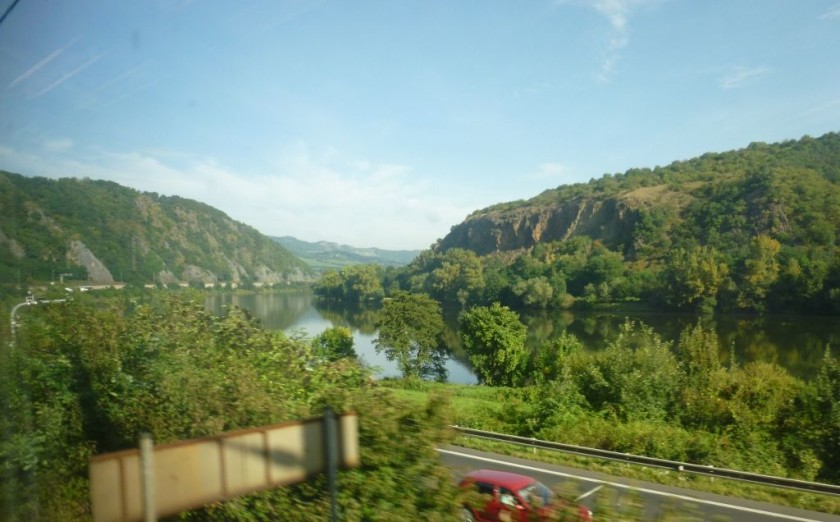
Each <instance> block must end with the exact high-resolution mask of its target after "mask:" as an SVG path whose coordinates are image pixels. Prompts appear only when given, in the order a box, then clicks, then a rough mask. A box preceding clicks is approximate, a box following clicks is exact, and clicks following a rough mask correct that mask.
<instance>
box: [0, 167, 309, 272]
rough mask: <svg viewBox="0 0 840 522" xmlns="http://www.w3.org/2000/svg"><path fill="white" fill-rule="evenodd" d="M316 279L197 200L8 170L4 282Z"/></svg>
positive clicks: (1, 178) (0, 223)
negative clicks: (22, 173)
mask: <svg viewBox="0 0 840 522" xmlns="http://www.w3.org/2000/svg"><path fill="white" fill-rule="evenodd" d="M313 275H314V273H313V271H312V269H311V268H310V267H309V266H308V265H307V264H306V263H304V262H303V261H301V260H300V259H298V258H297V257H295V256H294V255H293V254H292V253H291V252H289V251H288V250H286V249H285V248H283V247H282V246H281V245H279V244H277V243H276V242H275V241H272V240H271V239H269V238H268V237H267V236H264V235H262V234H261V233H259V232H258V231H257V230H256V229H254V228H252V227H250V226H248V225H245V224H243V223H239V222H237V221H234V220H233V219H231V218H230V217H228V216H227V215H226V214H224V213H223V212H221V211H219V210H217V209H215V208H213V207H210V206H208V205H205V204H203V203H200V202H197V201H193V200H189V199H185V198H181V197H178V196H160V195H158V194H155V193H149V192H140V191H137V190H134V189H131V188H128V187H123V186H121V185H118V184H117V183H114V182H110V181H97V180H90V179H77V178H62V179H58V180H54V179H48V178H43V177H28V176H23V175H20V174H13V173H9V172H5V171H0V284H2V285H9V284H12V283H15V284H17V285H21V284H27V283H30V282H44V281H50V280H52V281H57V280H59V279H62V280H65V279H66V280H74V279H75V280H83V281H87V282H90V283H96V284H110V283H113V282H117V281H120V282H129V283H134V284H146V283H152V282H154V283H164V284H175V283H194V284H203V285H207V284H219V283H236V284H244V283H255V284H263V285H266V284H268V285H271V284H276V283H288V282H295V281H306V280H309V279H312V277H313Z"/></svg>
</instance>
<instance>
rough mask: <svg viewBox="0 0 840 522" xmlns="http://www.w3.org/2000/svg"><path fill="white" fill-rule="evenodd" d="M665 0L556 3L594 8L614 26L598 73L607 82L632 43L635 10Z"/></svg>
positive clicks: (563, 0)
mask: <svg viewBox="0 0 840 522" xmlns="http://www.w3.org/2000/svg"><path fill="white" fill-rule="evenodd" d="M662 1H663V0H555V4H557V5H564V4H576V5H582V6H586V7H589V8H592V9H594V10H595V11H597V12H598V13H599V14H600V15H602V16H604V17H605V18H606V19H607V21H608V22H609V23H610V26H611V27H612V34H611V35H610V38H609V41H608V42H607V46H606V48H605V49H604V61H603V63H602V64H601V70H600V72H599V74H598V80H599V81H601V82H603V83H607V82H609V81H610V79H611V78H612V75H613V72H614V71H615V67H616V64H617V63H618V61H619V60H620V59H621V50H622V49H624V48H625V47H627V45H628V44H629V43H630V36H629V29H628V22H629V19H630V16H631V15H632V13H633V11H634V10H635V9H637V8H639V7H641V6H644V5H647V4H654V3H659V2H662Z"/></svg>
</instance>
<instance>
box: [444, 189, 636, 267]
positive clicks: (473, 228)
mask: <svg viewBox="0 0 840 522" xmlns="http://www.w3.org/2000/svg"><path fill="white" fill-rule="evenodd" d="M636 216H637V214H636V212H635V211H634V210H633V209H632V208H631V207H630V206H628V204H627V202H626V201H622V200H619V199H616V198H607V199H596V198H582V197H581V198H575V199H573V200H569V201H566V202H561V203H558V204H557V205H555V206H548V207H545V206H543V207H535V206H524V207H520V208H516V209H511V210H503V211H488V212H482V213H479V214H477V215H475V216H472V217H470V218H467V220H466V221H464V222H463V223H461V224H459V225H456V226H455V227H453V228H452V230H451V231H450V232H449V234H447V236H446V237H444V238H443V239H442V240H441V241H440V243H439V245H438V250H441V251H443V250H448V249H450V248H465V249H468V250H472V251H474V252H476V253H477V254H479V255H486V254H489V253H492V252H505V251H512V250H522V249H530V248H532V247H533V246H534V245H536V244H537V243H541V242H548V241H561V240H565V239H569V238H570V237H574V236H579V235H586V236H589V237H591V238H593V239H597V240H600V241H602V242H603V243H604V244H605V245H607V246H609V247H612V248H615V247H617V246H619V245H621V243H622V241H624V240H626V239H627V238H629V237H631V235H632V231H633V228H634V226H635V222H636Z"/></svg>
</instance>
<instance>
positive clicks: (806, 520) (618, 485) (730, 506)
mask: <svg viewBox="0 0 840 522" xmlns="http://www.w3.org/2000/svg"><path fill="white" fill-rule="evenodd" d="M437 450H438V452H440V453H448V454H450V455H457V456H459V457H466V458H470V459H475V460H481V461H484V462H490V463H493V464H500V465H502V466H511V467H515V468H520V469H525V470H528V471H537V472H540V473H549V474H551V475H557V476H560V477H568V478H576V479H580V480H585V481H587V482H595V483H598V484H601V485H602V486H604V485H608V486H613V487H616V488H623V489H632V490H635V491H641V492H642V493H649V494H651V495H659V496H662V497H669V498H676V499H679V500H686V501H689V502H696V503H700V504H707V505H709V506H717V507H722V508H727V509H734V510H738V511H745V512H748V513H755V514H757V515H767V516H771V517H776V518H782V519H785V520H795V521H797V522H820V521H819V520H815V519H813V518H802V517H795V516H792V515H783V514H781V513H773V512H772V511H763V510H761V509H753V508H748V507H743V506H736V505H734V504H725V503H723V502H715V501H714V500H703V499H700V498H696V497H689V496H686V495H677V494H674V493H665V492H663V491H656V490H653V489H645V488H637V487H634V486H628V485H626V484H621V483H619V482H609V481H606V480H599V479H593V478H588V477H581V476H579V475H572V474H571V473H563V472H561V471H553V470H549V469H543V468H537V467H534V466H527V465H525V464H516V463H514V462H506V461H504V460H498V459H491V458H489V457H480V456H478V455H471V454H469V453H461V452H458V451H452V450H445V449H440V448H438V449H437ZM597 489H598V488H595V490H592V491H591V492H590V493H594V492H595V491H596V490H597ZM588 494H589V493H587V495H588Z"/></svg>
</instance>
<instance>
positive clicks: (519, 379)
mask: <svg viewBox="0 0 840 522" xmlns="http://www.w3.org/2000/svg"><path fill="white" fill-rule="evenodd" d="M459 333H460V336H461V342H462V344H463V347H464V350H465V351H466V352H467V353H468V354H469V356H470V362H471V363H472V366H473V370H474V371H475V373H476V376H477V377H478V380H479V382H481V383H483V384H489V385H491V386H518V385H521V384H523V383H524V381H525V373H526V372H525V370H526V368H527V366H528V359H529V356H530V352H529V351H528V348H527V347H526V346H525V340H526V338H527V331H526V328H525V325H524V324H522V321H520V320H519V315H518V314H517V313H516V312H514V311H512V310H511V309H510V308H508V307H507V306H502V305H501V304H499V303H493V304H492V305H491V306H476V307H474V308H472V309H470V310H469V311H467V312H466V313H464V315H463V316H461V327H460V331H459Z"/></svg>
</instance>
